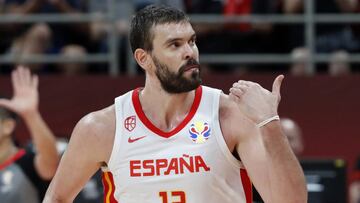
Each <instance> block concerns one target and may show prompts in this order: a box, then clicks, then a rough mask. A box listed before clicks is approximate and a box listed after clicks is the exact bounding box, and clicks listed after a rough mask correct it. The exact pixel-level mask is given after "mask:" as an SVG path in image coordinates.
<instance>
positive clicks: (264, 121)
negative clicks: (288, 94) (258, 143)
mask: <svg viewBox="0 0 360 203" xmlns="http://www.w3.org/2000/svg"><path fill="white" fill-rule="evenodd" d="M279 120H280V117H279V116H278V115H275V116H271V117H268V118H266V119H263V120H262V121H260V122H258V123H257V124H256V126H257V127H259V128H261V127H264V126H265V125H267V124H269V123H270V122H273V121H279Z"/></svg>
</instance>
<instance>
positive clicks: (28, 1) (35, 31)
mask: <svg viewBox="0 0 360 203" xmlns="http://www.w3.org/2000/svg"><path fill="white" fill-rule="evenodd" d="M3 1H4V13H7V14H18V15H25V16H26V15H27V14H69V15H70V14H74V15H75V14H78V13H83V12H85V11H87V2H86V1H85V0H3ZM6 28H7V30H8V32H9V33H12V36H11V37H12V38H13V43H12V44H11V47H10V48H9V50H8V53H9V54H13V55H16V56H20V58H27V57H31V55H33V54H44V53H47V54H66V53H65V52H64V51H72V50H73V49H75V50H76V51H77V52H80V51H82V52H85V50H86V49H84V48H83V47H85V48H87V46H88V45H89V36H90V29H89V24H88V23H84V22H82V23H35V24H32V23H15V24H9V25H6ZM65 46H69V47H68V48H66V49H64V47H65ZM42 67H43V66H42V65H40V64H32V65H29V68H31V69H32V70H33V71H44V70H43V69H42Z"/></svg>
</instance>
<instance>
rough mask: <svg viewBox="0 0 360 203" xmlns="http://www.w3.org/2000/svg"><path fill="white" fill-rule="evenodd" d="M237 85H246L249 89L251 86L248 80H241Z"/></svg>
mask: <svg viewBox="0 0 360 203" xmlns="http://www.w3.org/2000/svg"><path fill="white" fill-rule="evenodd" d="M237 83H238V84H240V85H245V86H247V87H249V86H250V84H251V83H250V82H249V81H246V80H239V81H238V82H237Z"/></svg>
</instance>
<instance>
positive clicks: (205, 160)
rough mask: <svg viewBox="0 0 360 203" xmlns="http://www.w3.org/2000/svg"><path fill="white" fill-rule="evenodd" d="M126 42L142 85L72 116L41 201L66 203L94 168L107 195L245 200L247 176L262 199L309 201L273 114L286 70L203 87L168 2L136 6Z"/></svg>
mask: <svg viewBox="0 0 360 203" xmlns="http://www.w3.org/2000/svg"><path fill="white" fill-rule="evenodd" d="M130 41H131V46H132V50H133V53H134V57H135V59H136V61H137V63H138V64H139V65H140V66H141V67H142V68H143V69H144V70H145V72H146V80H145V86H144V87H143V88H137V89H135V90H133V91H130V92H128V93H126V94H124V95H122V96H120V97H118V98H116V99H115V104H114V105H112V106H110V107H108V108H105V109H103V110H100V111H97V112H93V113H90V114H89V115H87V116H85V117H84V118H83V119H81V120H80V121H79V123H78V124H77V126H76V127H75V129H74V132H73V134H72V137H71V140H70V144H69V146H68V149H67V151H66V152H65V154H64V156H63V159H62V160H61V163H60V166H59V168H58V170H57V173H56V175H55V177H54V179H53V181H52V183H51V184H50V186H49V188H48V191H47V195H46V197H45V200H44V202H71V201H72V200H73V199H74V197H75V196H76V194H77V193H78V192H79V191H80V189H81V188H82V187H83V185H84V184H85V183H86V181H87V180H88V179H89V177H90V176H91V175H92V174H93V173H95V172H96V170H97V169H98V168H99V167H103V170H104V171H105V173H104V174H103V176H104V183H105V192H106V194H105V199H104V201H105V202H121V203H129V202H134V203H145V202H149V203H157V202H158V203H175V202H176V203H185V202H188V203H189V202H190V203H205V202H206V203H219V202H221V203H234V202H239V203H245V202H246V203H250V202H251V183H250V182H249V178H248V177H247V175H246V174H247V173H248V174H249V177H250V180H251V181H252V182H253V183H254V185H255V186H256V188H257V189H258V190H259V192H260V194H261V195H262V197H263V199H264V200H265V201H266V202H272V203H282V202H284V203H289V202H291V203H305V202H306V199H307V195H306V188H305V180H304V175H303V172H302V170H301V168H300V165H299V163H298V161H297V159H296V158H295V156H294V154H293V153H292V151H291V149H290V147H289V144H288V142H287V141H286V137H285V136H284V135H283V133H282V132H281V127H280V122H279V121H278V116H277V108H278V104H279V101H280V86H281V82H282V80H283V76H278V77H277V78H276V79H275V81H274V84H273V90H272V92H269V91H267V90H265V89H263V88H262V87H261V86H260V85H258V84H256V83H253V82H248V81H239V82H236V83H234V85H233V87H232V88H231V89H230V95H225V94H223V93H221V91H220V90H217V89H213V88H210V87H206V86H201V78H200V65H199V52H198V49H197V47H196V35H195V32H194V30H193V28H192V26H191V24H190V22H189V19H188V18H187V17H186V16H185V14H184V13H183V12H181V11H178V10H176V9H172V8H167V7H155V6H149V7H146V8H145V9H143V10H141V11H139V12H138V13H137V14H136V16H135V17H134V18H133V20H132V24H131V31H130ZM233 154H235V155H236V156H238V157H240V158H239V159H236V158H235V156H233ZM245 169H246V171H245Z"/></svg>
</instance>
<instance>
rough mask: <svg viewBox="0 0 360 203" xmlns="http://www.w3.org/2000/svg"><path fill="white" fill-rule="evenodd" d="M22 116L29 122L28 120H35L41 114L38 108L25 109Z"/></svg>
mask: <svg viewBox="0 0 360 203" xmlns="http://www.w3.org/2000/svg"><path fill="white" fill-rule="evenodd" d="M20 116H21V117H22V118H23V119H24V120H25V121H26V122H27V121H30V120H33V119H34V118H36V117H38V116H40V112H39V110H38V109H37V108H36V109H31V110H27V111H24V112H22V113H20Z"/></svg>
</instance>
